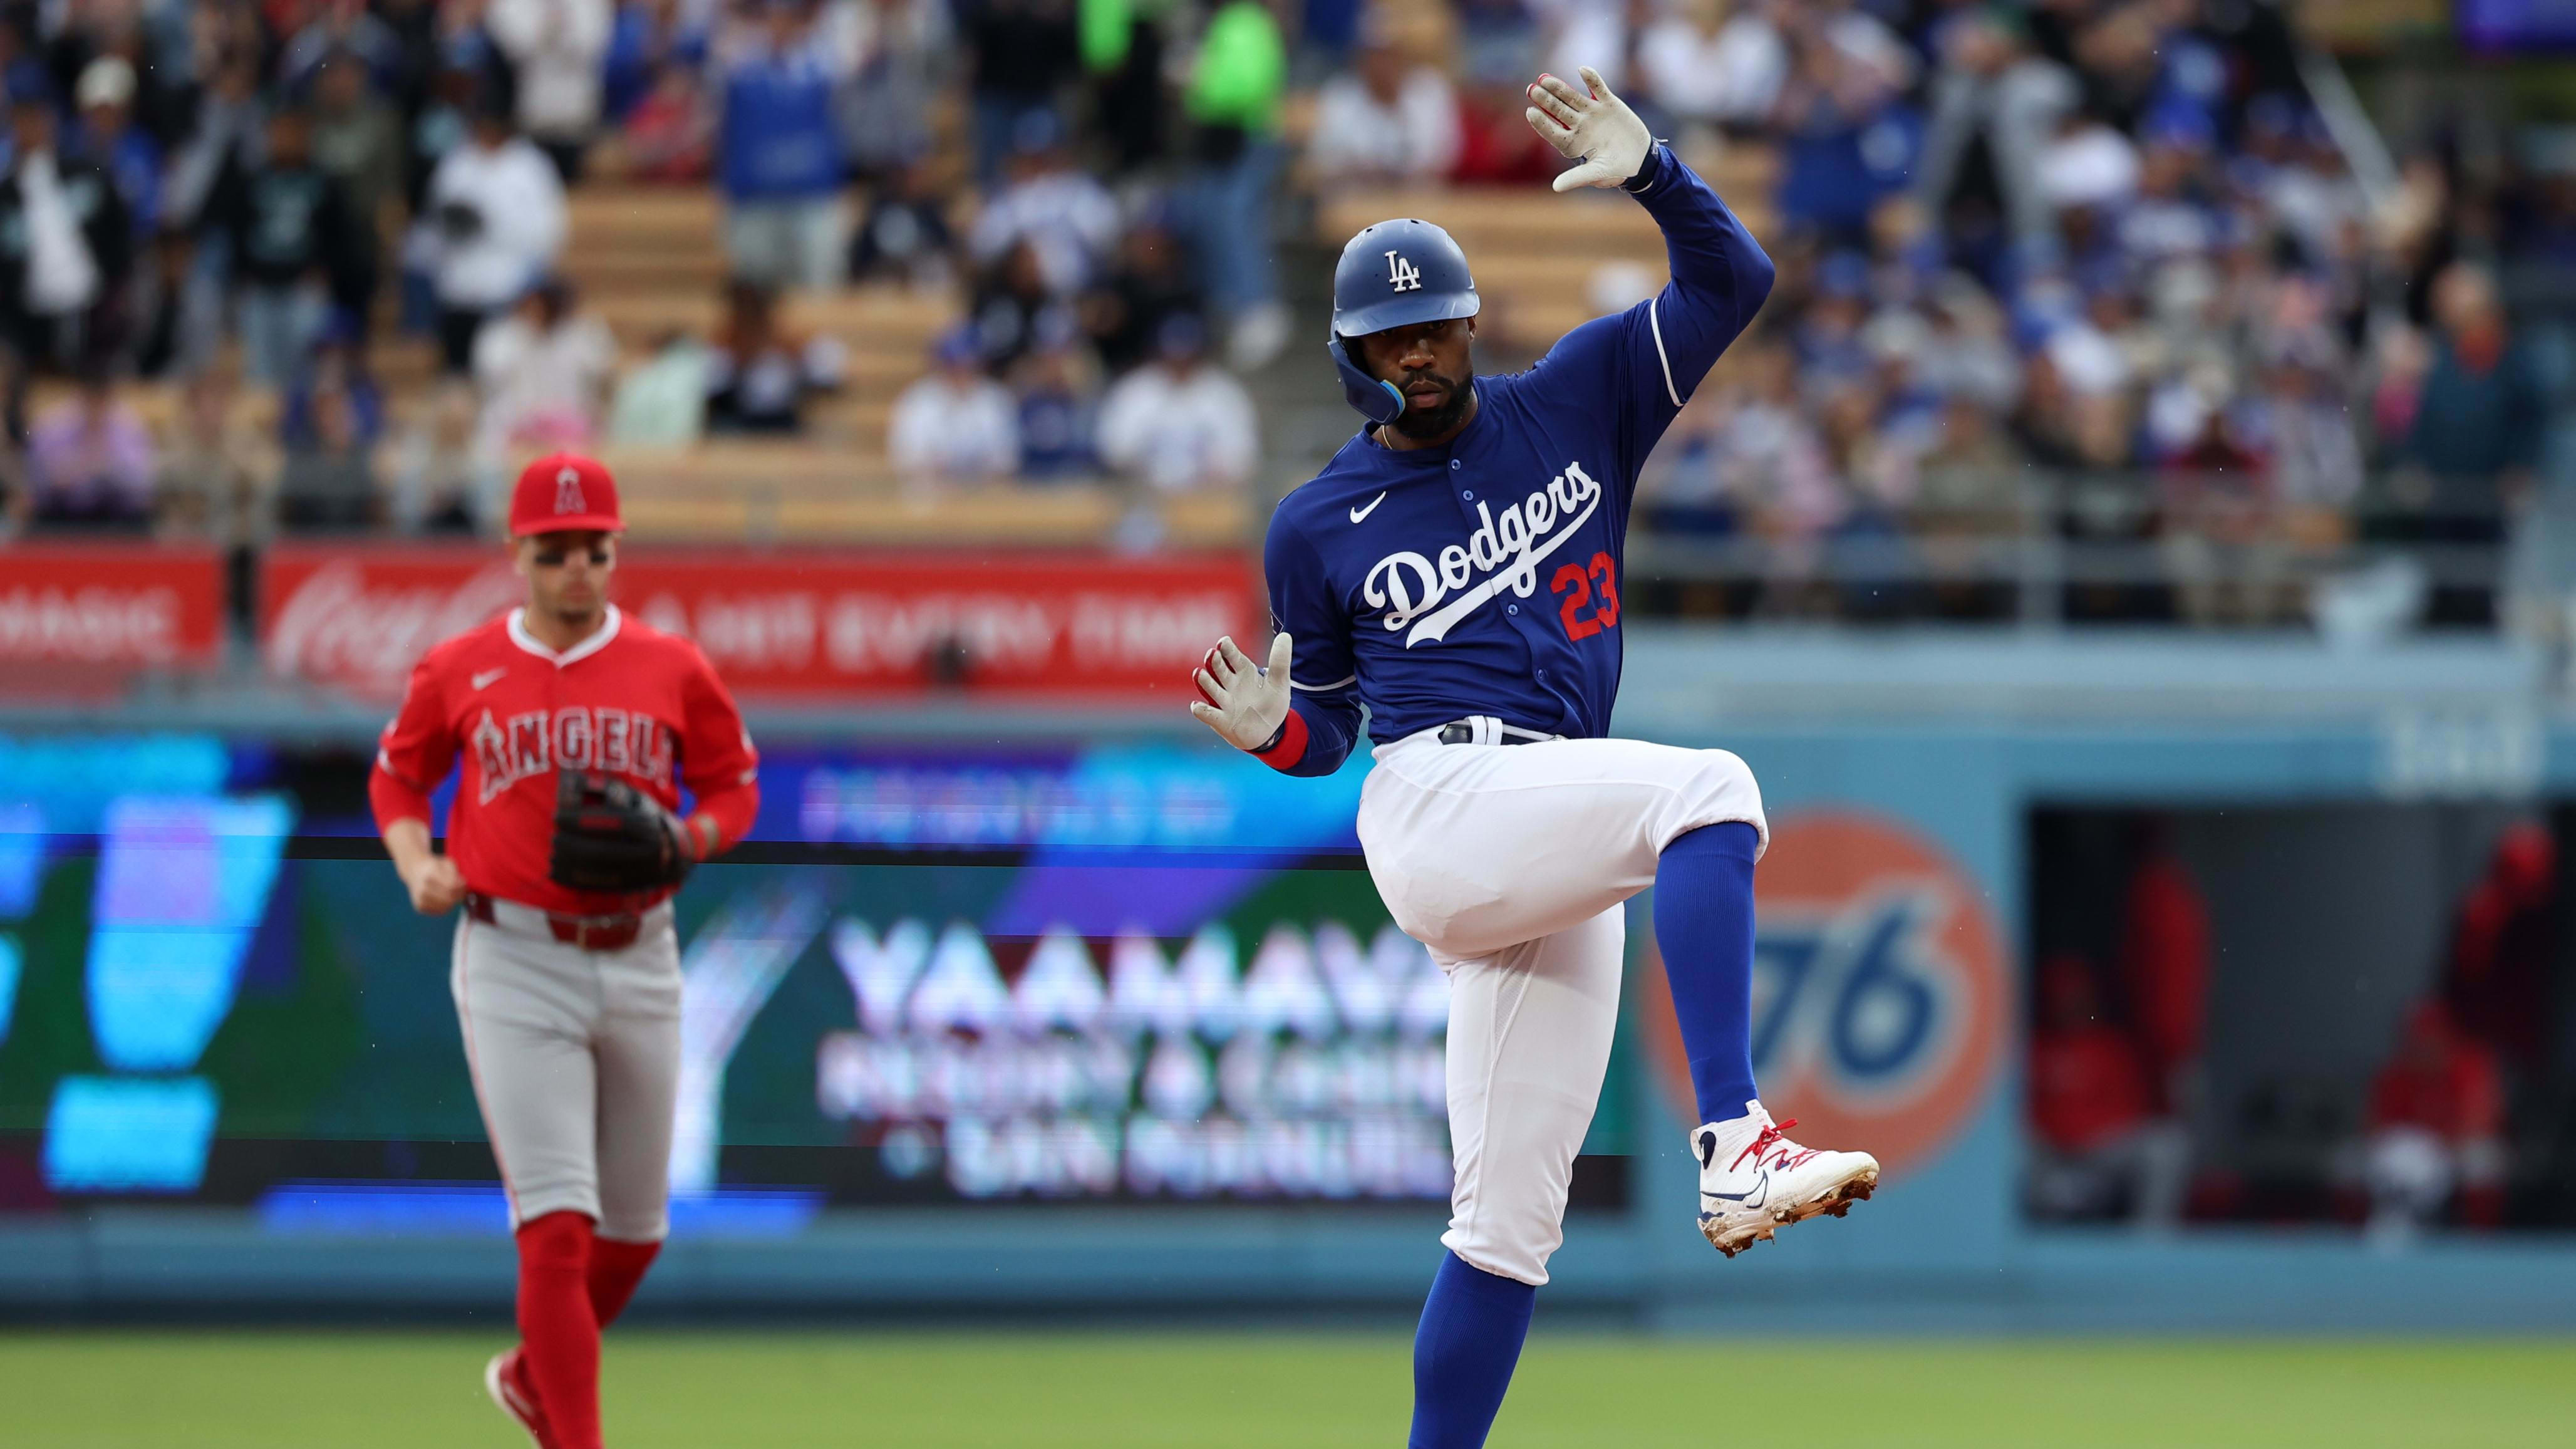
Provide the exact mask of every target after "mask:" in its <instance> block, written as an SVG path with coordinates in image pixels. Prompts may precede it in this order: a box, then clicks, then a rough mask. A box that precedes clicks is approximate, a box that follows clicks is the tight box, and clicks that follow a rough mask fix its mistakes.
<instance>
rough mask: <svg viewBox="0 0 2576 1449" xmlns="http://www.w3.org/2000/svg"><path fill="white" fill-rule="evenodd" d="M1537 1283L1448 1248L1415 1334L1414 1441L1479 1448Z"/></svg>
mask: <svg viewBox="0 0 2576 1449" xmlns="http://www.w3.org/2000/svg"><path fill="white" fill-rule="evenodd" d="M1537 1304H1538V1290H1537V1289H1536V1288H1533V1287H1531V1286H1530V1285H1528V1284H1527V1283H1523V1282H1521V1281H1519V1280H1518V1279H1514V1278H1504V1277H1500V1276H1498V1275H1496V1274H1492V1273H1488V1272H1486V1271H1485V1270H1484V1269H1482V1268H1476V1267H1470V1266H1469V1265H1468V1264H1467V1263H1466V1261H1465V1260H1463V1259H1461V1258H1460V1257H1459V1256H1458V1255H1457V1254H1455V1253H1449V1254H1445V1255H1443V1256H1442V1258H1441V1260H1440V1272H1439V1275H1438V1276H1436V1277H1434V1278H1433V1279H1432V1280H1431V1297H1430V1298H1429V1299H1428V1300H1426V1301H1425V1302H1424V1303H1423V1305H1422V1327H1421V1328H1420V1329H1419V1330H1418V1331H1416V1332H1415V1334H1414V1335H1413V1436H1412V1437H1411V1438H1410V1439H1407V1440H1406V1441H1405V1443H1406V1445H1407V1446H1408V1449H1479V1446H1480V1445H1482V1444H1483V1443H1484V1442H1485V1432H1486V1431H1487V1430H1489V1429H1491V1428H1493V1427H1494V1412H1495V1411H1496V1410H1498V1409H1500V1408H1501V1407H1502V1406H1503V1390H1505V1389H1507V1388H1510V1387H1511V1384H1512V1366H1513V1365H1514V1364H1517V1363H1519V1362H1520V1358H1521V1340H1523V1339H1525V1338H1527V1337H1529V1326H1530V1310H1531V1309H1533V1308H1535V1307H1536V1306H1537Z"/></svg>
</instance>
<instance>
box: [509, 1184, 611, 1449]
mask: <svg viewBox="0 0 2576 1449" xmlns="http://www.w3.org/2000/svg"><path fill="white" fill-rule="evenodd" d="M593 1241H594V1240H593V1238H592V1236H591V1223H590V1218H589V1217H588V1216H587V1215H586V1214H582V1213H574V1212H560V1213H548V1214H546V1215H545V1216H544V1217H541V1218H538V1219H536V1220H535V1221H533V1222H528V1223H522V1224H520V1226H519V1341H520V1343H521V1345H522V1360H523V1361H524V1362H525V1363H526V1364H527V1366H528V1378H529V1379H530V1380H531V1381H532V1382H534V1383H535V1385H536V1389H537V1403H538V1405H539V1407H541V1408H543V1409H544V1410H545V1415H546V1423H547V1425H548V1427H550V1428H551V1429H553V1431H554V1441H555V1449H599V1320H598V1319H597V1318H596V1317H594V1316H592V1313H591V1307H590V1283H589V1278H590V1270H591V1263H592V1253H591V1245H592V1242H593Z"/></svg>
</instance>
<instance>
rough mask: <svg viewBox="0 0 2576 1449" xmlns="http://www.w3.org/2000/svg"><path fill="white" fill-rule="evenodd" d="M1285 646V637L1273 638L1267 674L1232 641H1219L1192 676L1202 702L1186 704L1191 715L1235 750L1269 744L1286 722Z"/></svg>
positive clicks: (1286, 670) (1286, 666) (1286, 674)
mask: <svg viewBox="0 0 2576 1449" xmlns="http://www.w3.org/2000/svg"><path fill="white" fill-rule="evenodd" d="M1289 647H1290V646H1289V642H1288V636H1287V635H1285V634H1281V635H1278V636H1277V637H1275V638H1273V639H1272V640H1271V641H1270V664H1269V667H1268V668H1267V669H1265V668H1263V667H1262V666H1260V665H1258V664H1255V663H1253V662H1252V657H1251V656H1250V655H1248V654H1245V653H1244V652H1243V651H1242V650H1240V649H1237V648H1236V647H1234V641H1233V640H1232V639H1219V640H1218V641H1216V647H1215V648H1214V649H1211V650H1209V651H1208V652H1207V658H1206V659H1205V660H1204V661H1203V662H1201V664H1200V665H1199V667H1198V669H1197V671H1196V672H1195V674H1194V675H1193V676H1192V677H1193V678H1195V679H1197V680H1198V685H1199V693H1200V694H1202V695H1204V696H1206V698H1204V699H1194V700H1192V701H1190V713H1192V714H1194V715H1197V716H1198V717H1199V723H1201V724H1204V725H1206V726H1207V727H1208V728H1209V729H1212V730H1214V731H1216V732H1217V733H1218V734H1220V735H1222V736H1224V737H1225V741H1226V743H1228V744H1230V745H1232V746H1234V747H1235V748H1236V749H1239V750H1258V749H1260V748H1262V747H1263V746H1265V745H1267V744H1269V743H1270V741H1271V739H1272V737H1274V736H1276V735H1277V734H1278V733H1279V727H1280V726H1281V725H1283V724H1286V723H1287V722H1288V653H1289Z"/></svg>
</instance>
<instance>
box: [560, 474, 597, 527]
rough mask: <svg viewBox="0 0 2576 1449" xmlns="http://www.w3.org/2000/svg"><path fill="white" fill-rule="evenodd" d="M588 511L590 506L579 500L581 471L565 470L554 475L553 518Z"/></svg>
mask: <svg viewBox="0 0 2576 1449" xmlns="http://www.w3.org/2000/svg"><path fill="white" fill-rule="evenodd" d="M589 511H590V505H589V504H587V503H584V502H583V501H582V498H581V470H580V469H578V468H566V469H564V470H563V471H561V472H559V473H557V474H555V517H557V518H561V517H563V516H564V515H565V514H567V513H588V512H589Z"/></svg>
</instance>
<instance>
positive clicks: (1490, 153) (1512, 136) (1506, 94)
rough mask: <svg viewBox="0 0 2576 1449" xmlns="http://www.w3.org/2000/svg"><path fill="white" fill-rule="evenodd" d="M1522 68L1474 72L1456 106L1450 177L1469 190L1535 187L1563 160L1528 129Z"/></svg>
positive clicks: (1525, 77) (1552, 174)
mask: <svg viewBox="0 0 2576 1449" xmlns="http://www.w3.org/2000/svg"><path fill="white" fill-rule="evenodd" d="M1528 84H1529V73H1528V72H1527V71H1525V70H1513V71H1500V70H1496V71H1476V72H1470V73H1469V75H1468V77H1467V87H1466V90H1465V92H1464V93H1463V94H1462V95H1461V96H1460V97H1459V102H1458V159H1457V162H1456V163H1455V164H1454V165H1453V166H1451V167H1450V171H1449V176H1450V179H1451V180H1453V181H1458V182H1461V183H1464V184H1466V185H1470V186H1535V185H1538V184H1541V183H1544V182H1547V181H1549V180H1552V179H1554V177H1555V176H1556V173H1557V172H1559V171H1561V170H1563V169H1564V168H1565V158H1564V157H1562V156H1559V155H1558V154H1557V153H1556V148H1555V147H1554V146H1551V145H1549V144H1548V143H1547V142H1546V141H1545V140H1543V139H1541V138H1540V136H1539V134H1538V133H1537V132H1536V131H1533V130H1531V129H1530V124H1529V118H1528V114H1527V113H1528V109H1529V96H1528V93H1527V92H1526V91H1525V90H1524V89H1523V87H1525V86H1527V85H1528Z"/></svg>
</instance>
